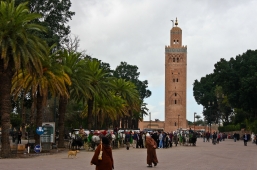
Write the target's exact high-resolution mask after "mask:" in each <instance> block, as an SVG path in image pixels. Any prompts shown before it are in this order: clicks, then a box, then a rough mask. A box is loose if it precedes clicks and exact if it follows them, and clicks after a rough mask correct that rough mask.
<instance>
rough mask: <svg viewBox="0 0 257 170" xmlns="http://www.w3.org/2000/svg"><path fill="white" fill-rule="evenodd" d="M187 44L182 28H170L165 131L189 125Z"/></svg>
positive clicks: (166, 74) (166, 50) (167, 54)
mask: <svg viewBox="0 0 257 170" xmlns="http://www.w3.org/2000/svg"><path fill="white" fill-rule="evenodd" d="M186 80H187V46H182V30H181V28H179V27H178V21H177V18H176V21H175V27H173V28H172V29H171V30H170V45H169V46H165V128H164V130H165V131H168V132H170V131H174V130H177V129H178V128H182V129H185V128H186V127H187V120H186V106H187V105H186V95H187V91H186V84H187V81H186Z"/></svg>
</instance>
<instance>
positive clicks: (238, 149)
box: [0, 138, 257, 170]
mask: <svg viewBox="0 0 257 170" xmlns="http://www.w3.org/2000/svg"><path fill="white" fill-rule="evenodd" d="M156 151H157V157H158V160H159V164H158V165H157V166H156V167H153V168H150V169H160V170H170V169H177V170H217V169H219V170H255V169H257V154H256V151H257V146H256V145H255V144H252V143H251V142H248V146H244V144H243V141H242V140H240V141H237V142H234V141H233V140H232V139H226V141H222V142H221V143H219V144H216V145H213V144H211V143H208V142H203V141H202V139H201V138H198V139H197V143H196V146H177V147H174V146H173V147H172V148H168V149H157V150H156ZM33 155H34V154H33ZM92 156H93V152H89V151H85V150H81V151H80V153H78V154H77V157H76V158H74V159H71V158H68V155H67V150H64V151H61V152H58V153H56V154H51V155H40V156H30V157H29V158H15V159H0V169H1V170H10V169H13V170H32V169H33V170H34V169H37V170H95V166H93V165H90V160H91V158H92ZM113 157H114V168H115V169H116V170H143V169H149V168H148V167H147V164H146V149H140V148H137V149H136V148H130V150H126V149H125V148H120V149H114V150H113Z"/></svg>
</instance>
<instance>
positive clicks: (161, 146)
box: [158, 132, 163, 148]
mask: <svg viewBox="0 0 257 170" xmlns="http://www.w3.org/2000/svg"><path fill="white" fill-rule="evenodd" d="M162 139H163V134H162V132H160V134H159V147H158V148H163V142H162Z"/></svg>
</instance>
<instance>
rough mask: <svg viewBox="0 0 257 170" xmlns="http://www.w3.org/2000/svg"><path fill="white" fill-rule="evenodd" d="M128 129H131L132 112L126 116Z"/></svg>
mask: <svg viewBox="0 0 257 170" xmlns="http://www.w3.org/2000/svg"><path fill="white" fill-rule="evenodd" d="M128 128H130V129H131V128H132V111H131V110H129V116H128Z"/></svg>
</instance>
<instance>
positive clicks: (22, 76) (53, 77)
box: [12, 54, 71, 144]
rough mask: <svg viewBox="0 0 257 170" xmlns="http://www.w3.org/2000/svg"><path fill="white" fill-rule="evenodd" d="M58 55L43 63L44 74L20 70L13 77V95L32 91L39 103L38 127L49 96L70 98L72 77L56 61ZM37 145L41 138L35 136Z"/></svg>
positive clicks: (40, 124) (51, 56)
mask: <svg viewBox="0 0 257 170" xmlns="http://www.w3.org/2000/svg"><path fill="white" fill-rule="evenodd" d="M55 55H56V54H53V55H50V56H49V58H48V60H45V61H43V63H42V64H43V74H42V75H38V74H31V73H30V72H26V70H20V71H19V72H17V75H15V76H14V77H13V89H12V93H13V94H15V95H18V94H19V92H20V91H21V90H22V89H23V90H24V91H25V93H27V92H29V91H31V93H32V95H33V96H34V98H36V102H37V105H36V107H37V114H36V126H37V127H39V126H42V122H43V119H42V116H43V112H44V108H45V107H46V104H47V98H48V94H49V93H50V94H51V95H52V96H56V95H57V94H60V95H61V96H69V94H68V92H67V88H66V86H69V85H71V81H70V77H69V76H68V75H67V74H66V73H65V72H64V71H63V69H62V67H60V64H57V63H56V62H53V60H54V61H55V57H54V56H55ZM35 143H37V144H39V143H40V136H39V135H37V134H36V135H35Z"/></svg>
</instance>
